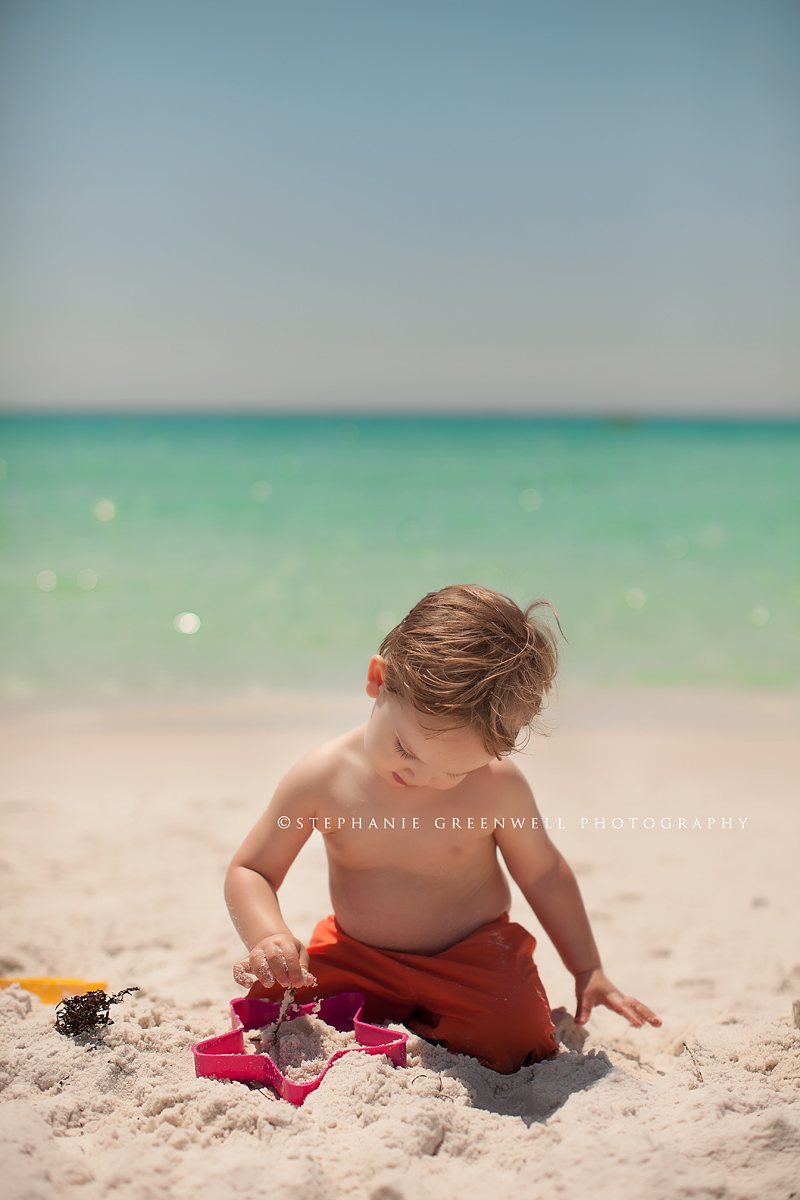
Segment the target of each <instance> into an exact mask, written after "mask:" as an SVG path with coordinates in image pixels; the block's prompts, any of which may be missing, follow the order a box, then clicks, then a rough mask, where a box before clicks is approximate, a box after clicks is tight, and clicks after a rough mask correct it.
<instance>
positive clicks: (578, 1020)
mask: <svg viewBox="0 0 800 1200" xmlns="http://www.w3.org/2000/svg"><path fill="white" fill-rule="evenodd" d="M591 1015H592V1006H591V1004H589V1003H588V1002H587V1001H586V1000H581V1002H580V1003H579V1004H578V1008H577V1011H576V1013H575V1024H576V1025H585V1024H586V1022H587V1021H588V1020H589V1017H590V1016H591Z"/></svg>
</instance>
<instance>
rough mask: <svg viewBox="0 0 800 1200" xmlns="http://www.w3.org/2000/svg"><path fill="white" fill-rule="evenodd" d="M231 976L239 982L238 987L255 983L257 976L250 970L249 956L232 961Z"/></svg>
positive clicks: (250, 985) (247, 986)
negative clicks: (235, 961)
mask: <svg viewBox="0 0 800 1200" xmlns="http://www.w3.org/2000/svg"><path fill="white" fill-rule="evenodd" d="M233 978H234V979H235V980H236V982H237V983H238V984H239V986H240V987H246V988H249V987H252V986H253V984H254V983H256V981H257V980H258V976H257V975H254V974H253V972H252V971H251V970H250V959H249V958H245V959H242V961H241V962H237V963H234V966H233Z"/></svg>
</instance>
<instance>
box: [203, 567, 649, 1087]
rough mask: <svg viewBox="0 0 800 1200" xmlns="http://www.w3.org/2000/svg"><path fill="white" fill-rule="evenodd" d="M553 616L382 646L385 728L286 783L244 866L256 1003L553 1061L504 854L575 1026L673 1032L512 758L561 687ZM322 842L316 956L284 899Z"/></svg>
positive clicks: (498, 613)
mask: <svg viewBox="0 0 800 1200" xmlns="http://www.w3.org/2000/svg"><path fill="white" fill-rule="evenodd" d="M540 608H541V605H531V606H530V608H529V609H528V610H526V612H524V613H523V612H522V611H521V610H520V609H519V608H518V607H517V605H516V604H514V602H513V601H511V600H509V599H508V598H507V597H505V596H502V595H500V594H499V593H497V592H493V591H491V590H490V589H489V588H483V587H475V586H464V585H456V586H453V587H448V588H443V589H442V591H440V592H434V593H431V594H429V595H427V596H425V597H424V599H422V600H421V601H420V602H419V604H417V605H416V606H415V607H414V608H413V609H412V610H411V612H410V613H409V614H408V616H407V617H406V618H405V619H404V620H403V621H401V622H400V624H399V625H398V626H397V627H396V628H395V629H394V630H392V632H391V633H389V634H388V635H387V636H386V638H385V639H384V641H383V643H382V645H381V648H380V649H381V653H380V654H376V655H374V656H373V658H372V659H371V660H370V664H369V670H368V673H367V693H368V695H369V696H371V697H372V698H373V699H374V701H375V704H374V706H373V709H372V714H371V716H370V718H369V720H368V721H367V722H366V724H365V725H361V726H359V727H358V728H357V729H354V730H352V731H351V732H350V733H347V734H345V735H344V736H343V737H339V738H336V739H334V740H333V741H331V742H328V743H326V744H325V745H323V746H320V747H319V748H318V749H316V750H313V751H312V752H311V753H310V754H308V755H307V756H306V757H305V758H304V759H302V760H301V761H300V762H299V763H298V764H297V765H296V766H295V767H293V768H292V770H291V771H289V773H288V775H286V777H285V778H284V779H283V780H282V782H281V783H280V785H279V787H278V789H277V791H276V793H275V796H274V798H273V800H272V803H271V804H270V805H269V807H268V809H267V810H266V812H265V813H264V815H263V816H262V817H261V819H260V820H259V821H258V823H257V824H256V826H255V827H254V829H253V830H252V831H251V832H250V834H249V835H248V836H247V838H246V839H245V841H244V843H243V845H242V846H241V848H240V849H239V850H238V852H237V853H236V855H235V856H234V859H233V861H232V863H231V866H230V869H229V871H228V877H227V881H226V887H225V894H226V898H227V901H228V907H229V909H230V913H231V916H232V918H233V921H234V924H235V925H236V928H237V929H238V931H239V933H240V935H241V937H242V939H243V941H244V942H245V944H246V945H247V946H248V948H249V956H248V958H247V959H245V960H244V961H243V962H242V963H240V964H237V968H236V969H235V972H234V973H235V975H236V978H237V981H238V982H240V983H252V984H253V986H252V987H251V991H250V994H251V995H254V996H266V997H268V998H270V999H278V998H280V996H281V995H282V994H283V991H284V989H285V988H287V987H293V988H295V989H296V993H297V996H296V998H297V1001H298V1003H307V1002H308V1001H310V1000H311V999H313V998H315V997H321V996H330V995H333V994H335V993H336V992H363V993H364V995H365V1009H364V1015H365V1019H366V1020H368V1021H369V1020H372V1021H380V1020H393V1021H400V1022H403V1023H405V1024H406V1025H407V1026H408V1027H409V1028H410V1029H412V1030H413V1031H414V1032H416V1033H418V1034H419V1035H420V1036H422V1037H425V1038H428V1039H430V1040H433V1041H437V1042H439V1043H441V1044H444V1045H446V1046H447V1047H448V1048H449V1049H450V1050H451V1051H452V1052H453V1053H455V1054H470V1055H473V1056H474V1057H475V1058H477V1059H479V1060H480V1061H481V1062H482V1063H483V1064H484V1065H485V1066H488V1067H491V1068H493V1069H494V1070H496V1071H499V1072H501V1073H503V1074H511V1073H513V1072H514V1071H517V1070H518V1069H519V1068H520V1067H521V1066H522V1065H523V1064H525V1063H531V1062H539V1061H541V1059H543V1058H545V1057H547V1056H548V1055H550V1054H553V1053H554V1052H555V1051H556V1044H555V1041H554V1040H553V1034H552V1024H551V1021H550V1007H549V1004H548V1001H547V997H546V995H545V992H544V989H543V987H542V985H541V982H540V981H539V976H538V973H537V971H536V968H535V966H534V964H533V957H532V955H533V950H534V947H535V945H536V943H535V941H534V939H533V937H532V936H531V935H530V934H529V933H528V932H527V931H526V930H525V929H523V928H522V926H521V925H518V924H516V923H513V922H510V921H509V920H508V915H507V909H508V907H509V904H510V899H511V897H510V893H509V888H508V882H507V880H506V877H505V875H504V874H503V871H502V870H501V868H500V865H499V863H498V859H497V850H498V849H499V850H500V853H501V854H502V856H503V859H504V861H505V864H506V867H507V868H508V871H509V872H510V874H511V876H512V877H513V878H514V879H515V880H516V882H517V883H518V884H519V886H520V888H521V890H522V892H523V895H524V896H525V899H526V900H527V901H528V903H529V904H530V906H531V908H532V909H533V911H534V912H535V914H536V916H537V917H538V919H539V922H540V923H541V925H542V927H543V928H544V929H545V931H546V932H547V934H548V936H549V937H550V939H551V940H552V942H553V944H554V945H555V947H556V949H557V950H558V952H559V954H560V955H561V958H562V959H563V961H564V963H565V965H566V966H567V968H568V969H569V970H570V971H571V972H572V974H573V975H574V976H575V988H576V994H577V1010H576V1016H575V1019H576V1021H577V1022H578V1024H584V1023H585V1022H586V1021H587V1020H588V1017H589V1014H590V1012H591V1010H592V1008H593V1007H594V1006H595V1005H598V1004H605V1005H607V1006H608V1007H609V1008H611V1009H613V1010H614V1012H617V1013H620V1014H621V1015H622V1016H624V1017H626V1018H627V1019H628V1021H630V1023H631V1024H632V1025H636V1026H640V1025H642V1024H644V1023H645V1022H649V1023H650V1024H651V1025H660V1024H661V1022H660V1021H659V1020H658V1018H657V1017H656V1016H655V1015H654V1014H653V1013H652V1012H651V1011H650V1009H649V1008H647V1007H645V1005H644V1004H641V1003H640V1002H639V1001H638V1000H635V999H634V998H633V997H632V996H626V995H624V994H623V993H622V992H620V991H619V990H618V989H617V988H616V987H614V985H613V984H612V983H611V981H610V980H609V979H608V978H607V977H606V975H604V973H603V970H602V967H601V965H600V957H599V955H598V952H597V947H596V946H595V942H594V938H593V937H592V931H591V929H590V927H589V921H588V919H587V916H586V912H585V909H584V907H583V902H582V900H581V896H580V892H579V890H578V885H577V883H576V881H575V876H574V875H573V873H572V871H571V870H570V868H569V866H568V865H567V863H566V862H565V861H564V859H563V858H562V856H561V854H560V853H559V852H558V850H557V849H556V848H555V846H554V845H553V843H552V842H551V841H550V838H549V837H548V835H547V833H546V832H545V830H544V829H543V828H542V821H541V818H540V817H539V813H538V810H537V808H536V803H535V801H534V798H533V795H532V793H531V790H530V788H529V786H528V784H527V782H526V780H525V778H524V776H523V775H522V773H521V772H520V771H519V769H518V768H517V767H516V766H515V765H514V764H513V763H512V762H511V760H510V758H509V757H508V756H509V755H510V754H511V753H512V751H513V750H514V748H515V746H517V745H518V742H519V735H520V733H521V732H522V731H524V730H526V729H527V728H529V726H530V723H531V721H533V719H534V718H535V717H536V715H537V714H538V712H539V711H540V709H541V707H542V704H543V702H544V700H545V697H546V694H547V692H548V690H549V689H550V687H551V686H552V685H553V682H554V680H555V674H556V665H557V655H556V648H555V638H554V635H553V633H552V631H551V630H550V628H549V627H548V625H547V624H546V623H545V622H544V621H543V620H542V619H541V616H540V615H539V609H540ZM314 828H316V829H318V830H320V832H321V833H322V835H323V837H324V838H325V847H326V850H327V854H328V865H329V878H330V893H331V900H332V902H333V908H334V914H335V915H334V916H331V917H328V918H326V919H325V920H324V921H321V922H320V923H319V924H318V925H317V927H316V929H315V930H314V933H313V935H312V938H311V941H310V942H309V944H308V947H304V946H303V944H302V943H301V942H300V940H299V939H298V938H296V937H295V936H294V934H293V933H292V931H291V929H289V927H288V925H287V924H286V922H285V921H284V919H283V916H282V914H281V910H280V906H279V904H278V898H277V892H278V889H279V888H280V886H281V883H282V882H283V880H284V878H285V876H286V872H287V871H288V870H289V867H290V866H291V864H292V862H293V861H294V859H295V858H296V856H297V854H298V852H299V850H300V848H301V847H302V845H303V843H304V842H305V841H306V840H307V839H308V837H309V836H310V835H311V833H312V831H313V830H314Z"/></svg>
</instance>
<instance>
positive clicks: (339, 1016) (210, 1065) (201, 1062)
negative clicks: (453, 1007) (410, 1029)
mask: <svg viewBox="0 0 800 1200" xmlns="http://www.w3.org/2000/svg"><path fill="white" fill-rule="evenodd" d="M363 1005H364V997H363V995H362V994H361V992H340V993H339V995H337V996H329V997H328V998H327V1000H321V1001H320V1005H319V1012H318V1013H317V1014H316V1015H318V1016H319V1018H320V1020H322V1021H325V1022H326V1023H327V1024H328V1025H332V1026H333V1027H334V1029H338V1030H339V1031H340V1032H344V1031H346V1030H352V1031H353V1032H354V1033H355V1035H356V1037H357V1039H358V1041H359V1042H360V1045H358V1046H351V1047H350V1048H349V1049H347V1050H337V1052H336V1053H335V1054H334V1055H332V1056H331V1058H329V1059H328V1062H327V1063H326V1065H325V1066H324V1067H323V1069H322V1070H321V1071H320V1073H319V1075H317V1077H316V1078H315V1079H311V1080H309V1082H308V1083H295V1082H294V1080H292V1079H287V1078H286V1076H285V1075H283V1074H282V1073H281V1072H280V1071H279V1070H278V1068H277V1067H276V1066H275V1063H274V1062H273V1061H272V1059H271V1058H268V1057H267V1055H266V1054H248V1053H247V1052H246V1050H245V1047H244V1035H245V1033H246V1032H247V1031H248V1030H250V1029H261V1027H262V1026H264V1025H271V1024H272V1022H273V1021H276V1020H277V1019H278V1013H279V1011H280V1005H279V1004H275V1003H273V1002H272V1001H270V1000H251V999H250V997H249V996H242V997H240V998H239V999H238V1000H231V1023H232V1025H233V1030H232V1031H231V1032H230V1033H223V1034H221V1035H220V1036H219V1037H213V1038H206V1040H205V1041H204V1042H198V1043H197V1045H196V1046H193V1047H192V1051H193V1053H194V1069H195V1074H196V1075H213V1076H215V1077H216V1078H217V1079H237V1080H239V1082H240V1083H268V1084H269V1085H270V1086H271V1087H273V1088H275V1090H276V1092H277V1093H278V1095H279V1096H280V1097H281V1098H282V1099H283V1100H288V1101H289V1103H290V1104H302V1103H303V1101H304V1100H305V1098H306V1096H307V1095H308V1094H309V1092H313V1091H314V1089H315V1088H318V1087H319V1085H320V1083H321V1082H322V1077H323V1076H324V1074H325V1072H326V1071H328V1070H329V1069H330V1067H331V1066H332V1065H333V1063H335V1062H336V1060H337V1058H341V1057H342V1055H343V1054H352V1053H353V1052H358V1053H361V1054H385V1055H386V1056H387V1057H388V1058H389V1059H391V1061H392V1062H393V1063H394V1065H395V1066H396V1067H404V1066H405V1065H406V1042H407V1041H408V1034H407V1033H398V1032H397V1031H396V1030H394V1029H381V1027H380V1026H379V1025H367V1024H366V1023H365V1022H364V1021H362V1020H360V1017H361V1009H362V1007H363ZM315 1007H316V1006H315V1005H314V1004H300V1005H298V1006H297V1008H296V1009H295V1010H291V1009H290V1011H289V1013H288V1014H287V1017H286V1020H287V1021H294V1020H296V1018H297V1017H299V1016H301V1015H302V1014H303V1013H308V1014H310V1015H312V1016H313V1015H315V1014H314V1009H315Z"/></svg>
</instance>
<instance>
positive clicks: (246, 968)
mask: <svg viewBox="0 0 800 1200" xmlns="http://www.w3.org/2000/svg"><path fill="white" fill-rule="evenodd" d="M308 967H309V960H308V951H307V950H306V948H305V946H304V945H303V943H302V942H301V941H300V940H299V939H298V938H296V937H293V936H292V935H291V934H290V933H275V934H272V935H271V936H270V937H266V938H262V940H261V941H260V942H257V943H256V945H255V946H253V948H252V950H251V951H250V953H249V955H248V956H247V958H243V959H242V961H241V962H238V963H236V965H235V967H234V968H233V978H234V979H235V980H236V982H237V983H238V984H240V985H241V986H242V987H251V986H252V984H253V983H255V982H256V980H259V981H260V982H261V983H262V984H263V985H264V987H265V988H271V987H273V986H274V985H275V984H276V983H277V984H280V986H281V987H282V988H290V987H291V988H300V987H313V986H314V985H315V984H316V982H317V981H316V979H315V978H314V976H313V975H312V974H311V972H310V971H309V969H308Z"/></svg>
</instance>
